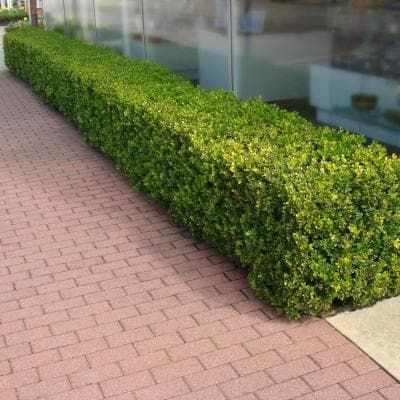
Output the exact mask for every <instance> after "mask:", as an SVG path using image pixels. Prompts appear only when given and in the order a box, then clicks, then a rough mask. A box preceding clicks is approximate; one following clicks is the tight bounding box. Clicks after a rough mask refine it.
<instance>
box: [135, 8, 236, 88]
mask: <svg viewBox="0 0 400 400" xmlns="http://www.w3.org/2000/svg"><path fill="white" fill-rule="evenodd" d="M143 3H144V29H145V43H146V55H147V57H148V58H149V59H150V60H153V61H156V62H158V63H160V64H161V65H164V66H166V67H168V68H170V69H172V70H173V71H175V72H177V73H179V74H180V75H182V76H184V77H185V78H187V79H190V80H192V81H194V82H199V83H200V84H201V85H202V86H204V87H206V88H214V87H222V88H225V89H228V90H230V89H231V82H230V67H229V65H230V64H229V63H230V58H229V51H230V44H229V43H230V42H229V29H228V26H229V23H230V21H229V17H228V12H227V4H228V1H227V0H144V2H143Z"/></svg>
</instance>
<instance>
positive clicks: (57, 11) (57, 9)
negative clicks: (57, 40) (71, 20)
mask: <svg viewBox="0 0 400 400" xmlns="http://www.w3.org/2000/svg"><path fill="white" fill-rule="evenodd" d="M43 10H44V18H45V21H46V28H47V29H54V30H56V31H58V32H60V33H64V31H65V21H64V3H63V0H44V1H43Z"/></svg>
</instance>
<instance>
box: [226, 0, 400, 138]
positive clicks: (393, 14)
mask: <svg viewBox="0 0 400 400" xmlns="http://www.w3.org/2000/svg"><path fill="white" fill-rule="evenodd" d="M234 32H235V35H234V41H233V44H234V87H235V88H236V90H237V93H238V95H239V96H240V97H250V96H254V95H261V96H262V97H263V98H264V99H265V100H266V101H271V102H277V103H279V104H281V105H282V106H284V107H287V108H290V109H295V110H297V111H299V112H301V113H302V114H303V115H305V116H306V117H308V118H310V119H313V120H314V121H317V122H319V123H328V124H332V125H336V126H341V127H344V128H346V129H349V130H351V131H354V132H360V133H365V134H366V135H367V136H370V137H372V138H376V139H379V140H382V141H384V142H386V143H388V144H391V145H395V146H400V107H399V106H400V82H399V81H400V1H384V0H353V1H350V0H343V1H339V0H338V1H329V0H326V1H323V0H286V1H284V0H280V1H278V0H275V1H273V0H237V1H236V2H235V9H234Z"/></svg>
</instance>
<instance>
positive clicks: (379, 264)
mask: <svg viewBox="0 0 400 400" xmlns="http://www.w3.org/2000/svg"><path fill="white" fill-rule="evenodd" d="M5 60H6V64H7V66H8V67H9V68H10V70H11V71H13V72H14V73H15V74H16V75H17V76H19V77H21V78H22V79H24V80H25V81H27V82H29V83H30V84H31V85H32V87H33V89H34V90H35V92H36V93H38V94H39V95H41V96H42V97H43V99H44V100H45V101H46V102H47V103H49V104H51V105H52V106H54V107H55V108H56V109H58V110H59V111H61V112H62V113H63V114H64V115H65V116H67V117H68V118H69V119H70V120H71V121H72V122H73V123H74V124H76V126H77V127H79V129H80V130H81V132H82V133H83V135H84V136H85V138H86V140H87V141H88V142H89V143H90V144H91V145H93V146H95V147H96V148H98V149H100V150H101V151H102V152H103V153H104V154H106V155H107V156H109V157H110V158H112V159H113V160H114V162H115V165H116V167H117V168H118V170H119V171H121V172H122V173H123V174H124V175H126V176H127V177H129V179H130V182H131V183H132V184H133V185H134V186H135V187H136V188H138V189H140V190H144V191H146V192H147V193H148V194H149V195H150V196H151V197H153V198H154V199H157V200H158V201H160V202H161V203H162V204H163V205H164V206H166V207H167V208H168V209H169V211H170V212H171V214H172V215H173V216H174V218H176V220H177V221H179V222H182V223H184V224H185V225H186V226H187V227H188V228H189V229H190V230H191V231H192V232H193V233H194V234H195V235H196V236H198V237H201V238H204V239H206V240H207V241H208V242H209V243H212V244H213V245H214V246H215V247H217V248H218V249H219V250H220V251H221V252H222V253H223V254H226V255H228V256H229V257H231V258H232V259H233V260H235V261H236V262H237V263H238V264H240V265H243V266H246V267H247V268H248V269H249V281H250V284H251V286H252V287H253V288H254V289H255V291H256V293H257V294H258V296H260V297H262V298H266V299H268V301H269V302H270V303H272V304H273V305H274V306H275V307H276V308H277V310H278V311H279V312H285V313H286V314H287V315H289V316H290V317H292V318H297V317H299V316H300V315H301V314H319V313H322V312H325V311H328V310H330V309H331V308H332V306H334V305H337V304H346V305H349V306H351V307H361V306H365V305H368V304H372V303H374V302H375V301H377V300H378V299H381V298H384V297H388V296H394V295H397V294H399V293H400V261H399V253H400V251H399V249H400V162H399V159H398V158H397V157H396V156H394V155H393V156H390V157H389V156H388V155H387V153H386V150H385V149H384V148H383V147H382V146H381V145H379V144H376V143H374V144H372V145H370V146H368V147H367V146H365V143H364V138H363V137H360V136H356V135H353V134H349V133H347V132H345V131H343V130H337V129H333V128H329V127H316V126H314V125H313V124H311V123H309V122H307V121H306V120H305V119H303V118H302V117H300V116H299V115H297V114H296V113H291V112H287V111H284V110H281V109H279V108H278V107H276V106H274V105H266V104H264V103H262V101H261V100H259V99H252V100H249V101H238V100H237V99H236V98H235V96H234V95H233V94H231V93H227V92H225V91H222V90H215V91H211V92H207V91H205V90H203V89H201V88H198V87H194V86H193V85H191V84H190V83H189V82H186V81H184V80H183V79H181V78H180V77H178V76H175V75H173V74H172V73H170V72H168V71H167V70H166V69H164V68H162V67H161V66H158V65H156V64H154V63H151V62H148V61H137V60H133V59H130V58H127V57H124V56H121V55H119V54H117V53H115V52H113V51H111V50H108V49H105V48H102V47H99V46H96V45H89V44H85V43H81V42H79V41H77V40H73V39H70V38H67V37H64V36H62V35H60V34H58V33H56V32H45V31H41V30H34V29H30V28H23V29H16V30H13V31H10V32H9V33H7V34H6V36H5Z"/></svg>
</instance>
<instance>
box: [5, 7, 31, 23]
mask: <svg viewBox="0 0 400 400" xmlns="http://www.w3.org/2000/svg"><path fill="white" fill-rule="evenodd" d="M26 17H28V14H27V13H26V11H25V10H22V9H19V8H2V9H0V22H7V21H15V20H19V19H23V18H26Z"/></svg>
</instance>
